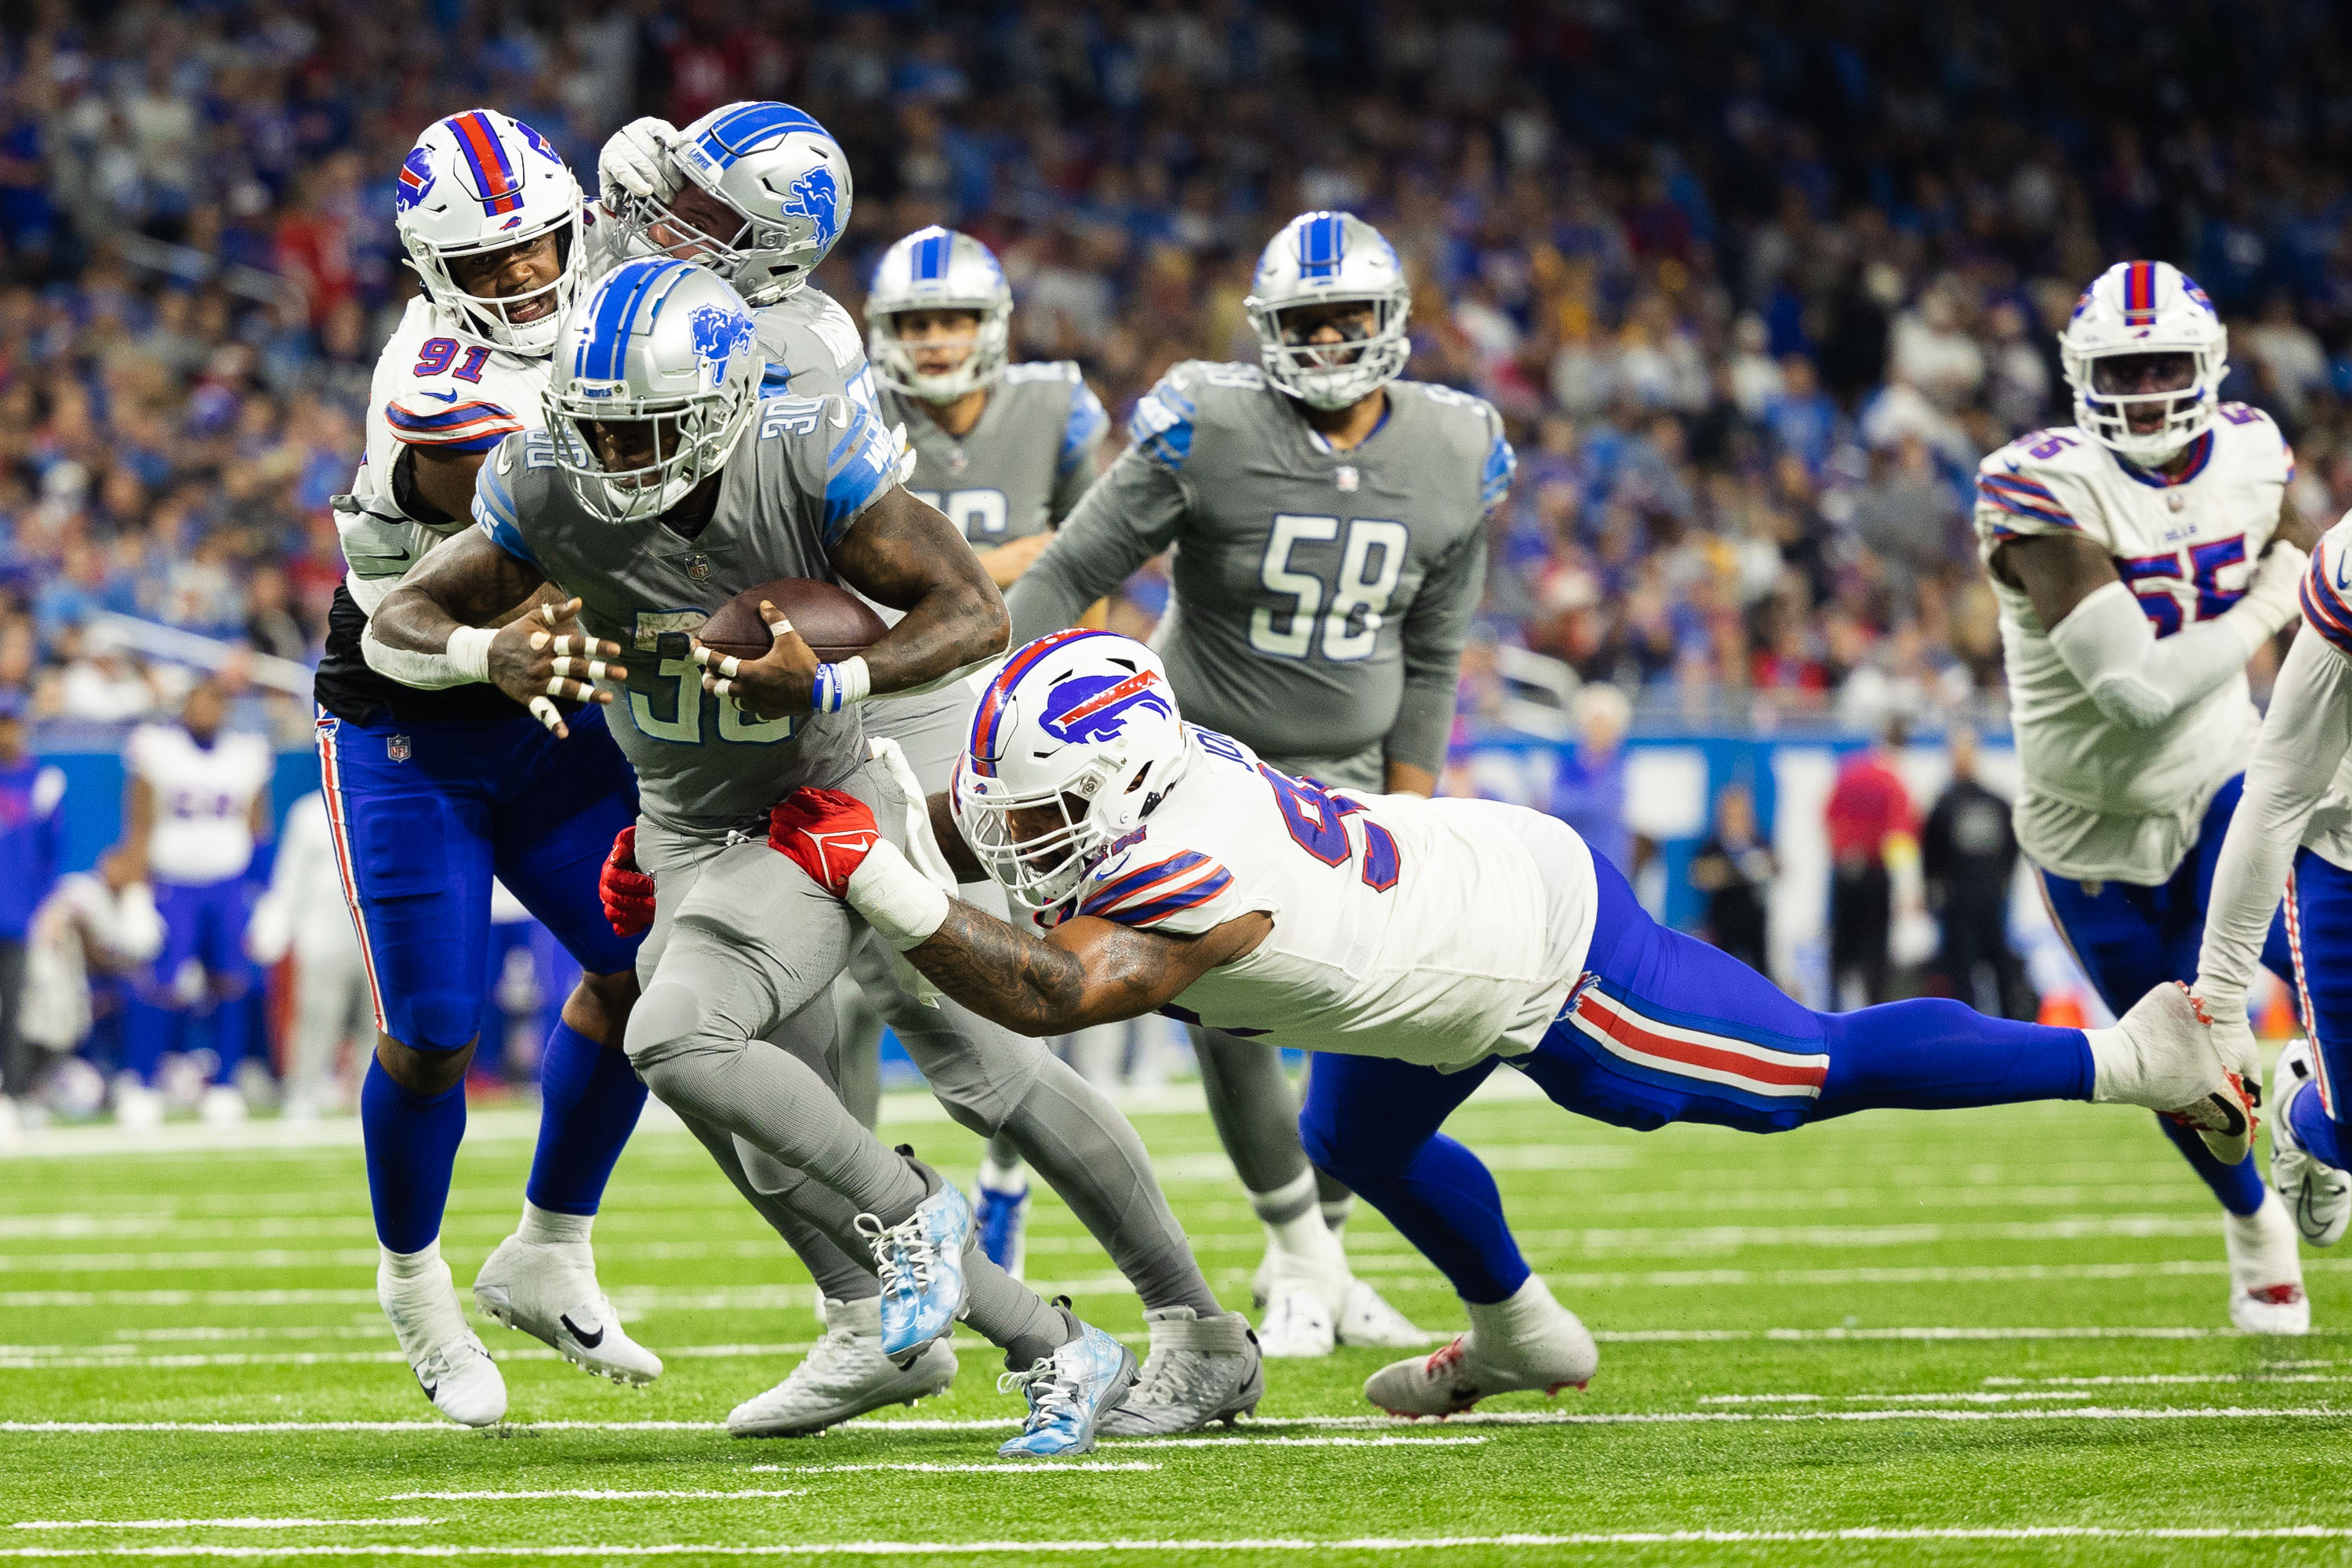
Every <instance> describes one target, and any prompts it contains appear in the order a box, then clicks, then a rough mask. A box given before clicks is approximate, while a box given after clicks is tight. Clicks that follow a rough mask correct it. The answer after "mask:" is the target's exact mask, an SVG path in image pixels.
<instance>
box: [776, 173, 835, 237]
mask: <svg viewBox="0 0 2352 1568" xmlns="http://www.w3.org/2000/svg"><path fill="white" fill-rule="evenodd" d="M784 210H785V211H786V212H788V213H792V214H793V215H794V216H799V217H804V218H806V219H808V220H809V221H810V222H811V223H813V224H814V225H816V238H817V243H818V244H819V245H831V244H832V243H833V239H834V236H835V234H836V233H837V232H839V230H840V227H841V187H840V185H838V184H835V181H834V178H833V171H832V170H831V169H828V168H826V167H825V166H824V164H822V163H820V164H818V165H817V166H816V167H815V168H814V169H811V170H810V171H809V172H808V173H807V174H803V175H802V176H801V177H800V178H799V179H797V180H794V181H793V187H792V192H791V194H790V195H788V196H787V197H786V198H785V201H784Z"/></svg>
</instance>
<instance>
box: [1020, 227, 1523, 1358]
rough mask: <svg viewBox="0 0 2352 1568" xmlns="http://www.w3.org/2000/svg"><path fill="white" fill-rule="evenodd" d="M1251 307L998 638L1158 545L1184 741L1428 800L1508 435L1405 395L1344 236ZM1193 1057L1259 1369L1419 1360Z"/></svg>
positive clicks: (1261, 1118)
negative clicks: (1186, 722)
mask: <svg viewBox="0 0 2352 1568" xmlns="http://www.w3.org/2000/svg"><path fill="white" fill-rule="evenodd" d="M1244 303H1245V305H1246V308H1247V310H1248V313H1249V320H1250V325H1251V326H1252V328H1253V329H1255V331H1256V333H1257V339H1258V355H1259V362H1260V363H1257V364H1255V365H1247V364H1211V363H1202V362H1199V361H1193V362H1188V363H1183V364H1180V365H1178V366H1176V367H1175V368H1174V369H1173V370H1171V371H1170V372H1169V373H1168V374H1167V376H1166V378H1165V379H1163V380H1162V381H1161V382H1160V384H1159V385H1158V386H1156V387H1154V388H1153V389H1152V390H1151V392H1150V394H1149V395H1146V396H1145V397H1144V398H1143V400H1142V401H1141V402H1140V403H1139V404H1138V405H1136V409H1135V414H1134V417H1133V419H1132V421H1131V422H1130V425H1129V433H1130V435H1131V437H1132V443H1131V444H1130V445H1129V447H1128V449H1127V451H1126V452H1125V453H1124V454H1122V455H1121V456H1120V458H1118V461H1117V462H1116V463H1114V464H1113V465H1112V466H1111V468H1110V469H1109V471H1108V473H1106V474H1105V475H1104V476H1103V479H1102V480H1101V482H1100V483H1099V484H1097V486H1096V487H1095V488H1094V489H1093V490H1091V491H1090V492H1088V494H1087V498H1086V500H1083V501H1081V502H1080V503H1079V505H1078V508H1077V510H1076V511H1075V512H1073V513H1072V514H1071V516H1070V519H1069V521H1068V522H1066V524H1065V525H1064V526H1063V528H1062V531H1060V532H1059V533H1058V534H1056V535H1055V540H1054V543H1053V545H1052V547H1051V548H1049V549H1047V550H1046V551H1045V553H1044V554H1043V555H1041V556H1040V557H1039V558H1038V560H1037V563H1036V564H1035V565H1034V567H1032V568H1031V569H1030V570H1029V572H1028V573H1027V574H1025V575H1024V577H1023V578H1022V579H1021V581H1020V583H1019V584H1016V585H1015V586H1014V587H1013V591H1012V593H1011V594H1010V595H1007V600H1006V603H1007V607H1008V608H1009V609H1010V610H1011V612H1012V614H1013V637H1014V639H1015V640H1016V641H1018V640H1021V639H1024V638H1028V637H1037V636H1040V635H1042V634H1043V633H1045V632H1049V631H1055V630H1058V629H1060V628H1062V627H1065V626H1075V625H1076V624H1077V622H1078V617H1079V616H1080V615H1081V613H1083V611H1084V610H1085V608H1086V606H1087V605H1090V604H1092V603H1093V602H1094V601H1095V600H1096V599H1097V598H1098V597H1100V596H1101V595H1105V594H1108V593H1110V592H1112V591H1114V590H1115V589H1117V588H1118V585H1119V584H1121V583H1123V582H1125V581H1126V580H1127V578H1128V576H1129V574H1131V573H1133V572H1134V571H1135V569H1136V568H1137V567H1139V566H1140V565H1142V564H1143V563H1145V562H1146V561H1148V560H1150V558H1151V557H1152V556H1154V555H1157V554H1159V553H1160V552H1161V551H1163V550H1166V549H1167V548H1168V547H1169V546H1170V545H1171V544H1174V545H1176V546H1177V554H1176V563H1175V569H1174V577H1175V584H1174V586H1175V595H1174V598H1173V600H1172V602H1171V607H1170V611H1169V616H1170V621H1169V624H1168V625H1167V626H1164V627H1163V628H1162V630H1161V632H1160V636H1159V637H1158V638H1157V641H1158V642H1159V644H1160V647H1162V649H1163V650H1164V651H1165V654H1166V657H1167V659H1168V668H1169V675H1170V679H1172V680H1173V681H1174V682H1175V687H1176V690H1177V692H1178V693H1179V694H1180V695H1181V697H1182V698H1183V700H1184V701H1185V703H1186V705H1187V706H1188V707H1189V708H1190V709H1191V710H1192V711H1193V712H1194V713H1196V714H1198V715H1199V716H1200V717H1201V719H1202V721H1203V722H1206V723H1211V724H1214V725H1216V726H1217V727H1218V728H1219V729H1221V730H1223V731H1226V732H1228V733H1231V734H1233V735H1235V736H1238V737H1239V738H1240V739H1242V740H1243V741H1244V742H1248V743H1249V744H1250V745H1253V746H1255V747H1258V748H1260V749H1261V750H1262V751H1263V752H1264V753H1265V755H1266V756H1269V757H1272V758H1274V759H1276V765H1278V766H1280V767H1281V768H1282V769H1284V770H1285V771H1286V772H1288V773H1297V774H1298V775H1300V776H1302V777H1311V778H1314V779H1317V780H1318V781H1321V782H1323V783H1326V784H1344V785H1347V786H1349V787H1350V788H1355V789H1362V790H1370V791H1386V792H1389V793H1404V794H1412V795H1428V794H1430V793H1431V792H1432V791H1433V789H1434V788H1435V787H1436V781H1437V770H1438V768H1439V766H1440V764H1441V763H1442V762H1443V760H1444V754H1445V741H1446V736H1447V734H1448V732H1449V731H1450V730H1451V728H1452V725H1453V721H1454V683H1455V681H1456V679H1457V678H1458V676H1459V674H1460V670H1461V663H1462V649H1463V645H1464V643H1465V641H1466V639H1467V637H1468V635H1469V627H1470V617H1471V616H1472V614H1473V612H1475V610H1476V608H1477V604H1478V595H1479V594H1480V592H1481V591H1482V590H1483V588H1484V586H1485V581H1486V513H1487V512H1488V511H1489V510H1492V509H1493V508H1494V507H1495V506H1496V505H1497V504H1499V503H1500V502H1501V500H1502V499H1503V496H1504V493H1505V492H1506V491H1507V489H1509V486H1510V482H1511V469H1512V466H1513V460H1514V459H1513V458H1512V454H1511V447H1510V443H1509V442H1507V441H1506V440H1505V439H1504V437H1503V425H1502V420H1501V418H1500V416H1497V415H1496V412H1495V410H1494V409H1493V408H1492V407H1491V406H1489V405H1487V404H1486V402H1485V401H1484V400H1482V399H1480V398H1476V397H1473V396H1470V395H1466V394H1464V393H1459V392H1454V391H1453V390H1451V389H1449V388H1446V387H1443V386H1436V385H1433V384H1427V383H1423V382H1414V381H1402V380H1399V379H1398V377H1399V375H1400V374H1401V373H1402V371H1403V369H1404V364H1405V360H1406V359H1407V357H1408V356H1409V355H1410V354H1411V353H1412V343H1411V342H1410V340H1409V339H1408V338H1407V336H1406V318H1407V316H1408V314H1409V312H1410V310H1411V309H1412V297H1411V290H1410V289H1408V288H1407V286H1406V283H1405V278H1404V272H1403V269H1402V267H1401V266H1400V264H1399V262H1398V260H1397V255H1396V252H1395V251H1394V250H1393V249H1392V248H1391V247H1390V245H1389V243H1388V241H1387V240H1386V239H1383V238H1382V237H1381V233H1380V231H1379V230H1378V229H1375V228H1374V227H1372V226H1371V225H1370V224H1368V223H1366V222H1364V221H1363V220H1362V219H1361V218H1359V217H1355V216H1351V215H1349V214H1347V213H1332V212H1315V213H1307V214H1305V215H1303V216H1299V217H1297V218H1294V219H1292V220H1291V222H1290V223H1288V224H1287V225H1286V226H1284V227H1283V229H1282V232H1281V233H1279V234H1277V235H1276V236H1275V237H1274V239H1273V240H1272V241H1271V242H1270V243H1268V244H1267V246H1266V247H1265V254H1264V255H1263V256H1261V257H1260V258H1259V259H1258V266H1257V273H1256V277H1255V282H1254V285H1253V287H1252V290H1251V293H1250V296H1249V298H1248V300H1246V301H1245V302H1244ZM1192 1043H1193V1046H1194V1048H1195V1050H1196V1052H1197V1053H1198V1055H1199V1058H1200V1061H1201V1078H1202V1084H1203V1086H1204V1087H1205V1088H1206V1089H1207V1091H1208V1097H1209V1109H1210V1111H1211V1114H1212V1115H1213V1117H1214V1119H1215V1121H1216V1123H1217V1130H1218V1133H1219V1135H1220V1136H1221V1137H1222V1138H1223V1142H1224V1145H1225V1152H1227V1153H1228V1154H1230V1155H1231V1156H1232V1157H1233V1161H1234V1169H1235V1170H1236V1171H1237V1172H1239V1173H1240V1175H1241V1178H1242V1184H1243V1185H1244V1186H1245V1187H1246V1188H1248V1190H1249V1194H1250V1204H1251V1206H1252V1207H1253V1208H1255V1210H1256V1211H1257V1214H1258V1216H1259V1218H1260V1219H1261V1220H1263V1221H1264V1222H1265V1226H1266V1236H1267V1250H1266V1258H1265V1264H1264V1265H1263V1266H1262V1267H1261V1268H1260V1269H1259V1274H1258V1283H1259V1289H1260V1294H1261V1297H1262V1300H1264V1303H1265V1316H1264V1317H1263V1318H1262V1319H1261V1320H1260V1321H1259V1326H1258V1335H1259V1339H1260V1342H1262V1344H1263V1345H1264V1348H1265V1353H1266V1354H1268V1355H1320V1354H1323V1353H1325V1352H1328V1351H1329V1350H1330V1349H1331V1346H1332V1343H1333V1342H1334V1340H1335V1338H1336V1340H1337V1341H1338V1342H1340V1343H1348V1344H1399V1343H1408V1344H1417V1343H1420V1342H1421V1341H1422V1338H1423V1336H1422V1335H1421V1333H1420V1331H1418V1330H1416V1329H1414V1328H1413V1326H1412V1324H1411V1323H1408V1322H1406V1321H1404V1320H1403V1319H1402V1317H1401V1316H1399V1315H1398V1314H1397V1312H1396V1311H1395V1310H1393V1309H1392V1308H1391V1307H1390V1306H1389V1305H1388V1304H1387V1303H1386V1302H1384V1301H1382V1300H1381V1299H1380V1297H1379V1296H1378V1295H1377V1294H1376V1293H1374V1292H1373V1290H1372V1289H1371V1288H1370V1286H1369V1285H1365V1284H1363V1283H1362V1282H1360V1281H1359V1280H1356V1279H1353V1277H1352V1276H1351V1275H1350V1274H1349V1270H1348V1266H1347V1258H1346V1255H1345V1253H1344V1252H1343V1251H1342V1250H1341V1247H1340V1243H1339V1226H1341V1224H1342V1223H1344V1220H1345V1217H1346V1213H1347V1205H1348V1203H1349V1201H1350V1200H1349V1197H1348V1194H1346V1192H1345V1191H1344V1190H1342V1189H1340V1188H1339V1186H1338V1184H1336V1183H1333V1182H1331V1181H1330V1180H1329V1179H1328V1174H1327V1176H1326V1178H1325V1180H1324V1181H1323V1182H1322V1184H1320V1185H1319V1187H1318V1179H1317V1176H1316V1173H1315V1172H1314V1171H1313V1170H1312V1169H1310V1168H1309V1165H1308V1163H1307V1156H1306V1153H1305V1152H1304V1151H1303V1150H1302V1149H1301V1148H1300V1146H1299V1142H1298V1130H1297V1117H1296V1116H1295V1115H1294V1114H1293V1113H1294V1111H1295V1110H1296V1109H1297V1101H1296V1099H1295V1097H1294V1096H1293V1095H1292V1093H1291V1090H1290V1086H1289V1084H1288V1082H1287V1081H1286V1079H1284V1078H1283V1075H1282V1068H1281V1062H1280V1059H1279V1058H1278V1057H1277V1056H1276V1053H1275V1051H1274V1049H1273V1047H1269V1046H1267V1045H1266V1044H1265V1043H1264V1042H1263V1041H1255V1040H1245V1039H1237V1038H1234V1037H1230V1036H1220V1035H1217V1034H1215V1033H1213V1031H1211V1030H1209V1029H1206V1028H1203V1027H1201V1026H1197V1025H1195V1026H1194V1027H1193V1030H1192ZM1318 1208H1319V1213H1318ZM1327 1222H1328V1223H1327Z"/></svg>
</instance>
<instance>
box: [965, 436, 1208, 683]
mask: <svg viewBox="0 0 2352 1568" xmlns="http://www.w3.org/2000/svg"><path fill="white" fill-rule="evenodd" d="M1186 506H1187V501H1186V499H1185V494H1184V481H1183V479H1182V478H1181V476H1180V475H1178V474H1176V473H1175V472H1174V471H1172V470H1171V469H1169V468H1165V467H1163V466H1161V465H1160V464H1159V463H1156V462H1153V461H1152V460H1151V459H1150V458H1148V457H1146V456H1145V455H1144V451H1143V448H1142V447H1129V448H1128V449H1127V450H1126V451H1125V452H1123V453H1121V454H1120V455H1119V459H1118V462H1116V463H1114V464H1112V465H1111V468H1110V471H1109V472H1108V473H1107V474H1105V475H1103V477H1102V478H1101V479H1098V480H1097V481H1096V482H1095V486H1094V488H1093V489H1090V490H1088V491H1087V494H1086V499H1085V500H1082V501H1080V502H1079V503H1078V506H1077V510H1075V511H1073V512H1072V513H1071V514H1070V517H1069V521H1066V522H1065V523H1063V525H1062V530H1061V531H1060V532H1059V533H1057V534H1055V536H1054V542H1053V543H1052V544H1051V545H1049V546H1047V547H1046V550H1045V553H1044V554H1043V555H1040V556H1039V557H1037V561H1036V563H1035V564H1034V565H1033V566H1031V567H1030V568H1029V570H1028V571H1026V572H1024V573H1023V574H1021V581H1019V582H1018V583H1015V584H1013V588H1012V591H1011V592H1009V593H1007V594H1006V595H1004V607H1005V609H1006V610H1007V611H1008V612H1010V613H1011V615H1012V616H1013V646H1014V647H1019V646H1020V645H1021V644H1023V643H1024V642H1028V641H1031V640H1032V639H1034V638H1036V637H1044V636H1045V634H1046V633H1048V632H1058V631H1060V630H1062V629H1063V628H1065V627H1066V626H1076V625H1077V624H1078V617H1079V616H1083V615H1085V614H1086V612H1087V605H1091V604H1093V603H1094V602H1095V601H1096V600H1097V599H1099V598H1101V597H1102V596H1103V595H1106V594H1108V593H1110V592H1111V591H1112V590H1114V589H1116V588H1117V587H1118V585H1119V584H1121V583H1124V582H1126V581H1127V580H1128V578H1129V577H1130V576H1132V575H1133V574H1135V571H1136V569H1137V568H1138V567H1139V566H1141V565H1142V564H1143V563H1145V562H1147V561H1149V560H1150V559H1151V558H1152V557H1153V556H1155V555H1157V554H1159V553H1160V552H1161V551H1163V550H1165V549H1167V548H1168V546H1169V545H1170V544H1171V542H1174V540H1175V538H1176V531H1177V528H1178V527H1179V526H1180V525H1181V523H1182V522H1183V521H1184V512H1185V509H1186Z"/></svg>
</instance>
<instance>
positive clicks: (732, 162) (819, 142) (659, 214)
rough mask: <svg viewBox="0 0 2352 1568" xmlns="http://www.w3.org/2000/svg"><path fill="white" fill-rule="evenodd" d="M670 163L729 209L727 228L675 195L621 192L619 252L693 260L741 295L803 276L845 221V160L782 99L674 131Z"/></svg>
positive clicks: (758, 300)
mask: <svg viewBox="0 0 2352 1568" xmlns="http://www.w3.org/2000/svg"><path fill="white" fill-rule="evenodd" d="M670 162H671V164H672V165H673V167H674V169H675V170H676V173H677V176H678V178H679V179H680V180H681V181H683V182H684V183H685V184H690V185H692V186H693V187H694V188H695V189H697V190H698V191H700V192H701V193H702V194H703V195H707V196H709V197H710V198H711V199H712V200H714V201H716V202H717V203H718V204H719V206H720V207H723V208H724V209H726V211H727V212H728V213H730V214H731V215H732V224H731V227H730V226H729V225H726V224H720V225H718V226H716V227H714V226H711V225H709V224H702V223H697V222H695V221H693V220H691V219H689V218H688V217H686V216H682V215H680V214H679V212H678V211H677V196H675V195H673V196H672V197H671V198H670V200H669V202H667V203H662V202H657V201H652V200H647V199H644V198H639V197H630V198H628V199H627V200H625V202H624V203H623V204H622V210H621V211H620V212H619V213H617V214H615V215H614V216H615V217H616V219H617V220H618V221H619V223H620V225H621V232H622V237H623V240H624V242H625V245H626V246H627V247H628V250H629V253H630V254H632V255H637V256H671V257H677V258H680V259H682V260H688V261H693V262H698V263H699V264H700V265H702V266H704V267H708V268H710V269H711V270H712V271H714V272H716V273H718V274H719V276H720V277H722V278H724V279H727V281H728V282H729V283H730V284H732V285H734V288H735V290H736V292H738V293H739V294H740V295H742V296H743V299H744V300H745V302H746V303H748V304H751V305H772V304H774V303H775V302H776V301H777V300H781V299H782V298H783V297H784V296H785V295H787V294H789V293H791V292H792V291H793V289H798V288H799V287H800V286H801V285H802V284H803V283H805V282H806V281H808V275H809V274H810V273H811V272H813V271H814V270H815V269H816V265H817V263H818V262H820V261H823V260H824V258H825V253H826V252H827V251H829V250H831V249H832V248H833V247H834V242H835V240H837V239H839V238H840V237H841V236H842V231H843V230H844V229H845V228H847V227H848V226H849V205H850V195H851V193H850V184H849V160H848V159H847V158H846V157H845V156H843V155H842V151H841V145H840V143H838V142H835V141H834V139H833V138H832V136H831V135H829V134H828V133H827V132H826V131H825V129H824V126H822V125H819V124H818V123H817V122H816V121H815V120H814V119H812V118H811V117H810V116H809V115H807V114H805V113H803V111H801V110H797V109H794V108H793V106H792V105H791V104H789V103H730V104H727V105H724V106H723V107H721V108H719V109H714V110H711V111H710V112H709V113H708V114H706V115H704V116H703V117H702V118H701V119H699V120H698V121H695V122H694V123H693V124H691V125H688V127H686V129H685V130H683V131H681V132H678V135H677V142H676V144H675V145H674V146H673V147H672V148H671V150H670ZM684 188H685V185H683V184H682V185H681V186H680V190H681V192H682V191H683V190H684ZM718 227H726V228H729V232H726V233H719V232H717V228H718Z"/></svg>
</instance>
